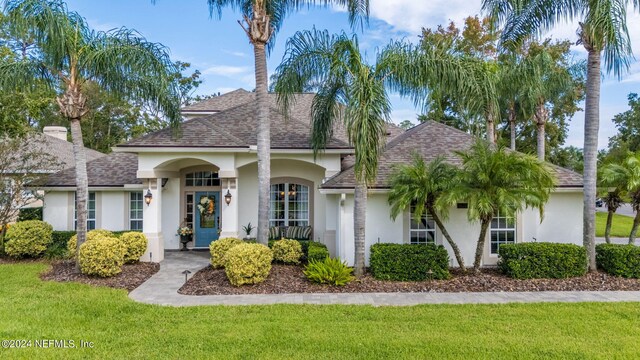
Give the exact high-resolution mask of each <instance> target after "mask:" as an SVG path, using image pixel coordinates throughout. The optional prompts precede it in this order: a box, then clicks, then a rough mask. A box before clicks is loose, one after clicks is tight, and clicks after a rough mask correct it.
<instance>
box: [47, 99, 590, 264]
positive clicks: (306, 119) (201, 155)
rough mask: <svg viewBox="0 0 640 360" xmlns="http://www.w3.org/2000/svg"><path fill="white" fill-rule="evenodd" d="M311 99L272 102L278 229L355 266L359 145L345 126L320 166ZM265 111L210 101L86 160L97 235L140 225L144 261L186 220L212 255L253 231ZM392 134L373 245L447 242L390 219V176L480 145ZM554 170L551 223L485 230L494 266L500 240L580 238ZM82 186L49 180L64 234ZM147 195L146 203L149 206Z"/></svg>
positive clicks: (570, 180) (435, 127)
mask: <svg viewBox="0 0 640 360" xmlns="http://www.w3.org/2000/svg"><path fill="white" fill-rule="evenodd" d="M313 96H314V95H313V94H300V95H298V96H297V101H296V103H295V106H294V107H293V108H292V109H291V114H290V117H285V116H284V115H283V114H282V113H281V112H280V111H279V110H278V108H277V104H276V101H275V96H274V95H271V98H270V101H271V109H270V121H271V146H272V151H271V177H272V178H271V204H270V222H271V225H272V226H285V227H291V226H311V228H312V233H311V235H310V237H311V238H312V239H313V240H316V241H319V242H322V243H325V244H326V245H327V246H328V248H329V250H330V252H331V253H332V255H334V256H339V257H340V258H342V259H344V260H346V261H347V262H349V263H351V264H352V263H353V257H354V244H353V243H354V241H353V189H354V174H353V169H352V168H351V166H352V162H353V160H352V155H353V149H352V148H351V147H350V146H349V144H348V141H347V138H346V133H345V131H344V129H342V128H341V127H337V128H336V129H334V136H333V138H332V139H331V141H330V142H329V143H328V145H327V149H326V151H324V152H323V153H322V154H320V155H319V156H318V157H317V158H316V159H314V155H313V151H312V149H311V148H310V146H309V142H310V109H311V102H312V100H313ZM256 110H257V109H256V104H255V94H253V93H251V92H247V91H245V90H242V89H240V90H236V91H233V92H230V93H227V94H224V95H222V96H217V97H213V98H211V99H208V100H205V101H202V102H200V103H197V104H194V105H192V106H188V107H186V108H184V109H183V114H184V115H185V116H186V117H187V119H188V120H187V121H185V122H184V123H183V125H182V127H181V130H180V133H181V134H180V136H176V134H175V133H174V131H173V130H171V129H165V130H161V131H158V132H154V133H151V134H149V135H146V136H143V137H140V138H137V139H133V140H132V141H129V142H127V143H125V144H121V145H118V146H116V147H115V148H114V152H113V153H112V154H110V155H108V156H105V157H101V158H99V159H96V160H93V161H91V162H89V163H88V164H87V168H88V176H89V185H90V196H89V219H88V224H89V228H104V229H110V230H129V229H131V230H142V231H143V232H144V233H145V234H146V235H147V237H148V239H149V248H148V251H147V253H146V254H145V256H144V257H143V260H147V261H148V260H151V261H160V260H162V259H163V257H164V251H165V250H169V249H178V248H179V246H180V243H179V239H178V236H177V235H176V230H177V228H178V226H180V225H181V224H186V225H188V226H192V227H193V229H194V233H195V234H194V242H193V244H192V246H193V247H195V248H206V247H208V246H209V244H210V243H211V241H214V240H216V239H218V238H222V237H242V236H244V233H243V232H242V226H243V225H246V224H248V223H252V224H254V225H255V224H257V218H258V209H257V206H258V205H257V199H258V190H257V187H258V180H257V177H258V170H257V156H256V133H257V129H258V124H257V121H256V116H255V114H256ZM387 130H388V131H387V137H388V142H387V147H386V150H385V151H384V153H383V155H382V158H381V160H380V171H379V174H378V178H377V179H376V182H375V184H374V186H373V187H372V189H371V191H370V195H369V201H368V209H367V222H366V224H367V227H366V242H367V249H368V248H369V246H370V245H372V244H374V243H377V242H394V243H427V242H435V243H438V244H443V243H444V242H443V239H442V236H441V234H440V232H439V231H438V230H437V229H435V226H434V224H433V221H431V220H430V219H428V218H426V217H425V218H424V219H423V221H422V222H416V221H412V220H411V214H410V211H407V212H406V214H405V215H404V216H403V217H402V218H398V219H397V220H396V221H393V220H391V218H390V216H389V214H390V213H389V206H388V204H387V195H386V192H387V191H388V188H387V178H388V176H389V173H390V171H391V169H392V167H393V165H394V164H397V163H402V162H408V161H410V159H411V153H412V151H418V152H420V153H421V154H422V155H423V156H425V158H427V159H432V158H434V157H435V156H437V155H440V154H442V155H445V156H447V157H448V158H449V159H450V160H451V161H454V162H455V161H457V160H456V158H455V157H454V156H453V154H452V152H453V151H454V150H462V149H465V148H467V147H468V146H470V144H471V143H472V142H473V138H472V137H471V136H470V135H468V134H466V133H464V132H461V131H458V130H456V129H453V128H451V127H448V126H445V125H442V124H439V123H436V122H431V121H429V122H426V123H424V124H421V125H418V126H416V127H414V128H413V129H410V130H408V131H406V132H404V131H403V130H402V129H399V128H398V127H396V126H394V125H389V126H388V129H387ZM553 169H554V171H555V173H556V175H557V177H558V182H559V185H558V188H557V189H556V190H555V192H554V193H553V194H552V195H551V200H550V201H549V204H548V205H547V207H546V216H545V217H544V220H543V221H542V223H540V218H539V215H538V213H537V212H535V211H529V210H526V211H523V212H522V213H519V214H516V215H515V216H514V217H510V216H507V215H509V214H504V216H502V217H500V218H498V219H496V221H494V224H493V226H492V228H491V230H490V233H489V235H488V236H489V237H490V241H487V249H486V256H485V258H484V263H485V264H493V263H495V262H496V259H497V256H496V255H495V251H496V250H497V246H498V244H500V243H507V242H520V241H535V239H537V240H538V241H556V242H570V243H580V241H581V236H582V217H581V214H582V179H581V177H580V175H578V174H576V173H574V172H571V171H569V170H566V169H562V168H559V167H554V168H553ZM74 179H75V177H74V171H73V169H67V170H64V171H62V172H60V173H58V174H56V175H55V176H52V177H51V178H50V179H49V181H48V183H47V190H48V191H47V194H46V196H45V206H44V218H45V221H47V222H49V223H51V224H52V225H53V227H54V229H56V230H71V229H73V228H74V226H75V224H74V223H75V221H74V219H75V216H74V190H75V188H74V187H75V181H74ZM147 193H149V194H150V195H151V199H150V200H151V201H150V203H149V205H147V204H145V201H144V200H145V199H144V196H145V195H146V194H147ZM225 197H226V199H225ZM225 200H228V201H229V202H228V204H227V202H226V201H225ZM464 206H465V204H458V205H457V206H456V208H455V209H452V211H451V216H450V218H449V219H448V223H447V225H448V230H449V232H450V233H451V235H452V236H453V238H454V239H455V240H456V241H457V242H458V243H459V244H460V247H461V249H462V251H463V255H464V256H465V260H467V261H468V262H469V263H471V259H472V258H473V254H474V250H475V242H476V239H477V236H478V234H479V225H478V224H470V223H469V222H468V221H467V218H466V210H465V209H464ZM501 215H502V214H501ZM445 246H446V245H445ZM366 253H367V261H368V256H369V254H368V253H369V251H367V252H366Z"/></svg>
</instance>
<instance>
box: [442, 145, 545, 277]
mask: <svg viewBox="0 0 640 360" xmlns="http://www.w3.org/2000/svg"><path fill="white" fill-rule="evenodd" d="M457 155H458V156H459V157H460V159H461V160H462V168H461V170H460V172H459V175H458V181H457V182H456V184H455V186H453V187H452V188H451V189H450V190H449V191H447V192H446V193H445V194H443V196H441V197H440V199H439V204H438V205H439V206H440V207H445V206H453V205H454V204H456V203H458V202H466V203H467V204H468V210H467V216H468V218H469V220H470V221H473V222H476V221H479V222H480V235H479V237H478V243H477V247H476V253H475V260H474V263H473V268H474V271H475V272H476V273H477V272H479V271H480V264H481V260H482V254H483V252H484V243H485V239H486V236H487V230H488V229H489V225H490V224H491V221H492V220H493V218H494V217H495V216H497V215H498V214H513V213H517V212H518V211H521V210H522V209H523V208H525V207H532V208H537V209H539V210H540V217H542V216H543V213H544V205H545V203H546V202H547V201H548V199H549V194H550V193H551V191H552V190H553V188H554V185H555V179H554V177H553V175H552V174H551V172H550V171H549V169H548V168H547V165H545V164H544V163H542V162H540V161H538V159H536V158H535V157H532V156H529V155H524V154H519V153H516V152H512V151H507V150H505V149H504V148H503V147H498V148H495V146H492V145H490V144H489V143H487V142H485V141H481V140H478V141H477V142H476V143H475V144H474V145H473V146H472V147H471V149H470V150H469V151H465V152H457Z"/></svg>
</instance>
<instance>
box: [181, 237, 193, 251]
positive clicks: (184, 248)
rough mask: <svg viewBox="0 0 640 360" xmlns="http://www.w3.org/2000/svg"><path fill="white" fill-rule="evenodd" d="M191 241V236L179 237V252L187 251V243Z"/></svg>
mask: <svg viewBox="0 0 640 360" xmlns="http://www.w3.org/2000/svg"><path fill="white" fill-rule="evenodd" d="M191 241H193V235H180V242H181V243H182V249H180V251H187V250H189V249H187V243H189V242H191Z"/></svg>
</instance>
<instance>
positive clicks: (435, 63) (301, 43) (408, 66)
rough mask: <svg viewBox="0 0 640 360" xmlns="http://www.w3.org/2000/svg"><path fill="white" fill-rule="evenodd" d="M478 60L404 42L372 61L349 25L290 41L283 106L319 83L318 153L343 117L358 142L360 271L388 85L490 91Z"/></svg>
mask: <svg viewBox="0 0 640 360" xmlns="http://www.w3.org/2000/svg"><path fill="white" fill-rule="evenodd" d="M474 65H477V64H475V63H472V64H468V63H466V62H463V61H461V60H460V59H457V58H454V57H451V56H447V54H446V53H443V52H440V51H434V52H428V51H425V49H423V48H421V47H417V48H416V47H414V46H411V45H408V44H404V43H393V44H391V45H389V46H388V47H386V48H385V49H383V50H382V51H381V52H380V53H379V54H378V57H377V61H376V63H375V64H371V65H370V64H368V63H367V62H366V61H365V59H364V58H363V56H362V54H361V53H360V49H359V46H358V41H357V38H356V37H355V35H354V36H353V37H349V36H348V35H346V34H345V33H341V34H339V35H329V33H328V32H327V31H318V30H312V31H303V32H298V33H296V34H295V35H294V36H293V37H292V38H291V39H289V41H288V42H287V50H286V53H285V56H284V59H283V62H282V64H281V65H280V66H279V67H278V68H277V69H276V74H275V75H274V79H275V86H274V88H275V90H276V92H277V93H278V101H279V103H280V105H281V107H282V108H283V109H284V111H285V112H287V111H288V109H289V107H290V105H291V104H292V102H293V101H295V94H296V93H299V92H301V91H303V90H307V91H308V90H317V94H316V96H315V98H314V100H313V104H312V113H311V117H312V120H313V126H312V134H311V137H312V140H311V141H312V146H313V149H314V151H315V153H316V155H317V154H318V152H319V151H321V150H322V149H324V148H325V147H326V144H327V143H328V141H329V140H330V139H331V136H332V134H333V129H334V126H335V125H336V123H337V122H339V121H341V120H342V121H343V122H344V125H345V128H346V129H347V135H348V138H349V142H350V143H351V145H352V146H353V147H354V150H355V166H354V171H355V177H356V184H357V185H356V188H355V195H354V202H355V203H354V240H355V273H356V274H358V275H360V274H362V273H363V271H364V264H365V260H364V258H365V256H364V254H365V218H366V203H367V187H368V186H369V185H370V184H372V183H373V182H374V181H375V179H376V175H377V171H378V157H379V155H380V153H381V152H382V148H383V146H384V145H385V140H384V135H385V128H386V126H385V122H386V121H388V119H389V115H390V112H391V105H390V103H389V97H388V90H396V91H399V92H400V93H401V94H403V95H405V96H411V97H412V98H413V99H414V100H416V101H419V100H421V99H423V96H424V94H425V92H426V91H427V89H428V88H430V87H433V86H434V84H436V83H437V84H439V86H441V87H442V88H444V89H446V90H450V89H452V88H454V87H455V88H460V90H459V91H460V93H462V94H471V93H475V94H482V92H483V91H484V90H483V88H482V86H481V85H480V83H478V82H477V81H476V80H477V79H476V78H475V77H474V76H473V75H474V74H475V73H474V69H473V66H474ZM465 98H468V99H471V97H470V96H467V97H465Z"/></svg>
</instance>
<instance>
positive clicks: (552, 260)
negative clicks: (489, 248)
mask: <svg viewBox="0 0 640 360" xmlns="http://www.w3.org/2000/svg"><path fill="white" fill-rule="evenodd" d="M498 255H499V256H500V260H499V261H498V268H499V269H500V271H502V273H504V274H505V275H507V276H509V277H511V278H514V279H564V278H569V277H576V276H582V275H584V274H586V272H587V253H586V250H585V249H584V247H582V246H578V245H574V244H558V243H548V242H540V243H520V244H504V245H500V249H499V251H498Z"/></svg>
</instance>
